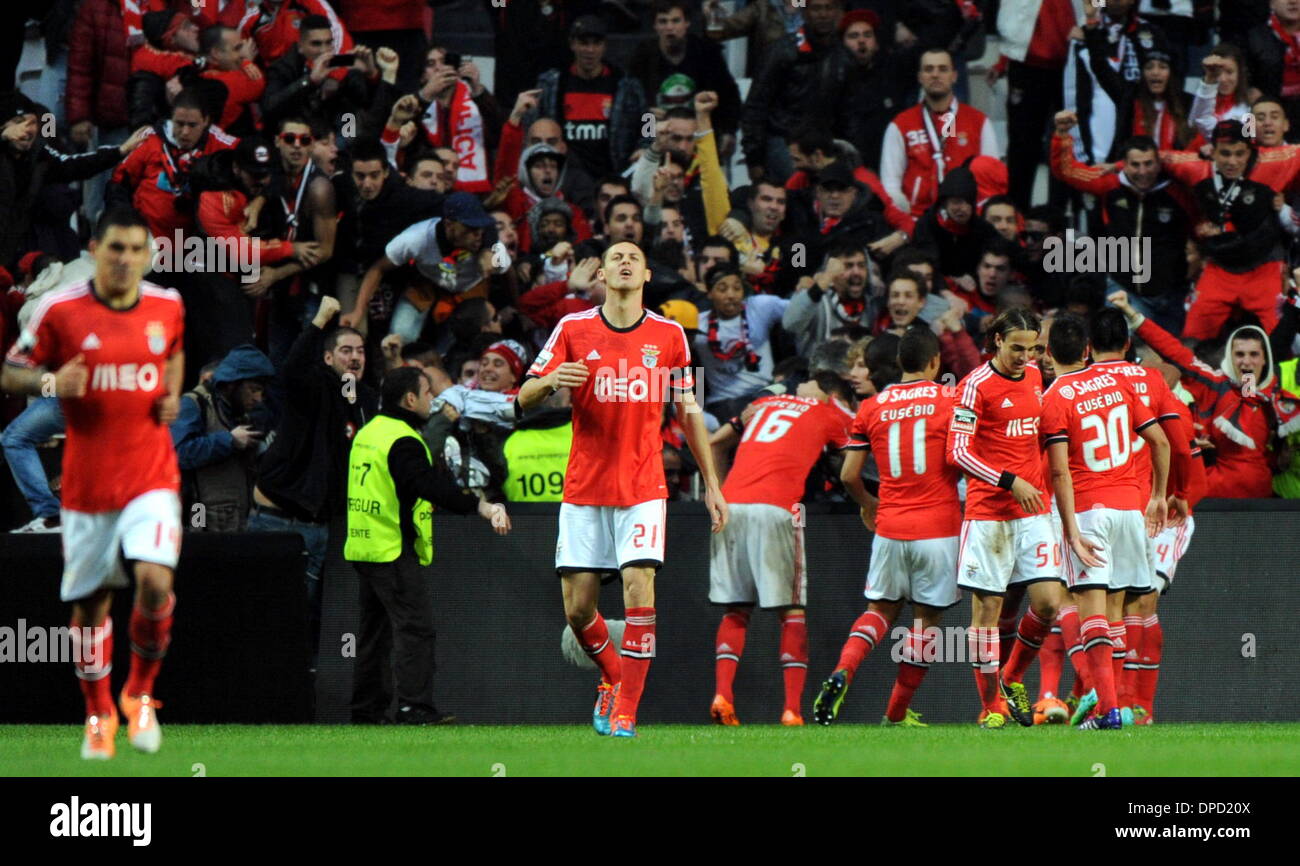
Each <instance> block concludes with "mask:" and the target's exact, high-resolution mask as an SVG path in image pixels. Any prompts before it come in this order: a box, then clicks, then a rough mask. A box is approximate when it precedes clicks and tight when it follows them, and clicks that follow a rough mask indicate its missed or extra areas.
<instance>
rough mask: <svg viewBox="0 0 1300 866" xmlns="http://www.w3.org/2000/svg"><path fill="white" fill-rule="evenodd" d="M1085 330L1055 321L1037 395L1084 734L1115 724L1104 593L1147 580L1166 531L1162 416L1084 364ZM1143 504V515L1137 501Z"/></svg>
mask: <svg viewBox="0 0 1300 866" xmlns="http://www.w3.org/2000/svg"><path fill="white" fill-rule="evenodd" d="M1088 350H1089V346H1088V331H1087V328H1086V327H1085V325H1084V323H1083V321H1082V320H1080V319H1079V318H1078V317H1076V316H1072V315H1069V314H1064V315H1061V316H1058V317H1057V318H1056V321H1054V322H1053V323H1052V332H1051V334H1050V335H1049V336H1048V351H1049V352H1051V355H1052V364H1053V366H1054V367H1055V368H1056V381H1054V382H1053V383H1052V387H1051V388H1049V389H1048V390H1047V394H1046V395H1044V397H1043V419H1042V430H1043V435H1044V438H1045V440H1046V442H1047V450H1048V456H1049V459H1050V461H1051V465H1052V486H1053V488H1054V490H1055V492H1056V507H1057V510H1058V511H1060V513H1061V530H1062V537H1063V539H1064V541H1065V544H1066V545H1067V546H1068V548H1069V550H1068V551H1067V552H1066V557H1067V558H1066V567H1065V573H1066V579H1067V583H1068V586H1069V589H1070V592H1071V593H1072V594H1073V596H1074V599H1075V601H1076V602H1077V603H1078V606H1079V617H1080V619H1081V620H1082V623H1081V625H1080V632H1081V633H1082V638H1083V649H1084V652H1085V653H1086V654H1087V659H1088V662H1087V663H1088V668H1089V672H1090V681H1091V682H1092V683H1093V688H1094V689H1095V691H1096V692H1097V708H1098V713H1097V715H1095V716H1093V717H1092V718H1089V719H1087V720H1085V721H1084V722H1083V723H1082V724H1080V726H1079V727H1080V729H1081V730H1112V729H1118V728H1119V727H1121V725H1122V722H1121V719H1120V711H1119V700H1118V696H1117V693H1116V680H1115V667H1114V663H1113V660H1112V658H1111V649H1112V643H1111V637H1110V623H1109V620H1108V618H1107V614H1106V601H1107V598H1106V597H1107V593H1108V592H1110V591H1112V590H1113V591H1115V592H1117V593H1119V594H1120V596H1121V597H1122V595H1123V592H1124V590H1126V589H1128V588H1129V587H1133V586H1141V585H1143V584H1149V582H1150V566H1149V563H1148V561H1147V549H1146V546H1147V542H1146V539H1147V537H1148V536H1154V535H1156V534H1157V533H1159V532H1160V530H1161V529H1163V528H1164V524H1165V517H1166V514H1167V513H1168V504H1167V503H1166V502H1165V486H1166V484H1167V482H1168V478H1169V440H1168V439H1167V438H1166V437H1165V434H1164V431H1162V430H1161V429H1160V425H1159V421H1158V419H1157V418H1156V416H1155V415H1154V414H1153V413H1152V411H1151V409H1149V408H1148V407H1147V406H1146V405H1145V404H1144V403H1143V402H1142V400H1141V399H1140V398H1139V397H1138V395H1137V393H1136V392H1135V391H1134V390H1133V388H1132V385H1131V384H1130V382H1129V381H1127V379H1126V378H1125V377H1123V376H1121V375H1116V374H1115V373H1114V372H1113V371H1112V370H1111V369H1109V366H1110V365H1108V364H1094V365H1093V366H1091V367H1088V366H1087V365H1086V358H1087V357H1088ZM1134 433H1137V434H1138V435H1139V436H1141V437H1142V439H1143V440H1145V441H1146V443H1147V444H1148V445H1149V446H1150V447H1151V464H1152V468H1153V475H1154V480H1153V481H1152V483H1151V486H1150V489H1149V491H1146V490H1143V489H1141V487H1140V486H1139V484H1140V479H1139V478H1138V473H1137V466H1136V461H1134V460H1133V459H1132V458H1133V456H1134V441H1133V434H1134ZM1144 506H1145V509H1146V514H1145V520H1144V517H1143V507H1144Z"/></svg>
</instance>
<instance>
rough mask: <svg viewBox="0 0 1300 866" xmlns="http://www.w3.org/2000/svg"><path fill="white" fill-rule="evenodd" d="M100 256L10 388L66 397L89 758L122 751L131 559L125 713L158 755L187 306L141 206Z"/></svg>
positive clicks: (113, 232)
mask: <svg viewBox="0 0 1300 866" xmlns="http://www.w3.org/2000/svg"><path fill="white" fill-rule="evenodd" d="M90 253H91V255H92V256H93V257H94V259H95V276H94V278H93V279H91V280H89V281H85V282H78V283H74V284H73V285H71V286H69V287H68V288H66V289H61V290H59V291H57V292H51V293H50V294H48V295H46V296H45V297H43V298H42V299H41V302H40V304H39V306H38V307H37V308H36V312H35V313H34V314H33V316H32V319H31V321H30V322H29V323H28V326H27V329H26V330H25V331H24V332H23V334H22V336H21V337H19V340H18V342H17V343H15V344H14V347H13V348H12V349H11V350H10V352H9V355H8V357H7V358H6V364H5V368H4V373H3V375H2V376H0V386H3V388H4V390H6V391H11V392H15V393H22V394H47V395H57V396H58V397H59V398H60V399H61V401H62V403H63V411H64V415H65V416H66V417H67V421H68V441H67V447H66V450H65V451H64V454H63V515H62V519H63V584H62V588H61V591H60V595H61V597H62V598H63V600H64V601H70V602H72V635H73V648H74V650H75V651H76V652H75V655H76V658H75V659H74V664H75V666H76V671H77V677H78V678H79V680H80V682H81V691H82V695H83V696H84V697H85V700H86V727H85V737H84V739H83V741H82V745H81V757H83V758H87V759H98V760H104V759H108V758H111V757H113V754H114V751H115V747H114V742H113V741H114V736H115V735H116V733H117V726H118V715H117V710H116V708H114V706H113V695H112V691H111V688H110V682H109V674H110V673H111V671H112V658H113V621H112V619H111V618H110V617H109V609H110V607H111V605H112V601H113V592H112V591H113V590H114V589H123V588H125V587H126V586H128V585H129V584H128V581H127V575H126V572H125V570H124V569H123V568H122V564H123V563H129V564H130V566H131V571H132V572H133V573H134V574H135V579H136V597H135V607H134V608H133V609H132V611H131V625H130V637H131V671H130V674H129V675H128V677H127V681H126V685H125V686H124V687H123V689H122V694H121V707H122V712H123V714H124V715H126V717H127V722H128V726H129V739H130V742H131V745H133V746H135V747H136V748H138V749H140V750H142V751H145V752H156V751H158V747H159V745H160V744H161V742H162V734H161V732H160V730H159V727H158V720H157V717H156V715H155V710H156V708H157V707H158V706H160V704H158V702H157V701H155V700H154V698H153V691H154V688H153V686H154V679H155V677H157V675H158V669H159V667H160V666H161V664H162V658H163V654H164V653H165V652H166V650H167V644H168V642H169V640H170V638H171V626H172V610H173V608H174V607H175V604H176V597H175V596H174V595H173V594H172V583H173V572H174V570H175V568H176V560H177V558H178V557H179V555H180V544H181V506H180V469H179V467H178V465H177V462H176V451H175V450H174V449H173V448H172V440H171V434H170V433H169V431H168V425H169V424H171V422H172V421H175V420H176V416H177V414H178V413H179V409H180V390H181V377H182V375H183V373H184V368H185V356H184V353H183V352H182V351H181V337H182V329H183V323H184V320H185V314H184V309H183V307H182V305H181V299H180V295H179V294H177V293H176V292H175V291H172V290H171V289H163V288H159V287H158V286H155V285H153V284H151V283H146V282H143V281H142V280H141V277H142V276H143V274H144V270H145V267H146V266H147V265H148V264H149V259H150V256H151V249H150V245H149V228H148V225H147V224H146V223H145V221H144V219H143V218H142V217H141V216H140V215H139V214H138V213H136V212H135V211H133V210H131V209H130V208H113V209H110V210H109V211H107V212H106V213H105V214H104V216H102V217H101V218H100V221H99V224H98V226H97V227H96V229H95V236H94V238H93V240H91V242H90ZM46 369H53V370H57V372H55V373H46V372H45V371H46ZM107 447H111V448H112V449H113V453H112V454H111V455H106V454H105V450H104V449H105V448H107Z"/></svg>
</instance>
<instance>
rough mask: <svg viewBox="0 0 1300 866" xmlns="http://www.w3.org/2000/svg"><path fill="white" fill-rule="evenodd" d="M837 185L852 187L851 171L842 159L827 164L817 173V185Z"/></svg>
mask: <svg viewBox="0 0 1300 866" xmlns="http://www.w3.org/2000/svg"><path fill="white" fill-rule="evenodd" d="M831 184H838V185H840V186H853V184H854V177H853V169H851V168H849V166H848V164H847V163H846V162H844V160H842V159H837V160H835V161H834V162H831V163H827V164H826V166H825V167H823V168H822V170H821V171H819V172H817V185H818V186H828V185H831Z"/></svg>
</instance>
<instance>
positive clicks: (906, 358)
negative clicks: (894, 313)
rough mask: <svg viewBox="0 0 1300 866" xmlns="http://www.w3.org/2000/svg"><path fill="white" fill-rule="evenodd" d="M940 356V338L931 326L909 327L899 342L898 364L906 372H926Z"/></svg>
mask: <svg viewBox="0 0 1300 866" xmlns="http://www.w3.org/2000/svg"><path fill="white" fill-rule="evenodd" d="M937 357H939V338H938V337H937V336H935V333H934V331H932V330H930V329H929V328H908V329H907V330H906V331H905V332H904V333H903V336H902V339H901V340H900V341H899V343H898V366H899V367H900V368H902V370H903V372H904V373H924V372H925V369H926V367H929V366H930V362H931V361H933V360H934V359H935V358H937Z"/></svg>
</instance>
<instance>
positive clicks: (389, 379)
mask: <svg viewBox="0 0 1300 866" xmlns="http://www.w3.org/2000/svg"><path fill="white" fill-rule="evenodd" d="M424 379H425V375H424V371H423V370H421V369H419V368H418V367H394V368H393V369H391V370H389V371H388V374H387V375H385V376H384V384H383V386H382V387H381V389H380V392H379V398H380V400H381V403H380V405H381V406H382V407H383V408H384V409H387V410H388V411H390V412H391V411H392V410H394V409H396V408H397V407H398V406H400V405H401V404H402V400H403V399H404V398H405V397H406V395H407V394H414V395H415V396H416V397H419V396H420V382H421V381H423V380H424Z"/></svg>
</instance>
